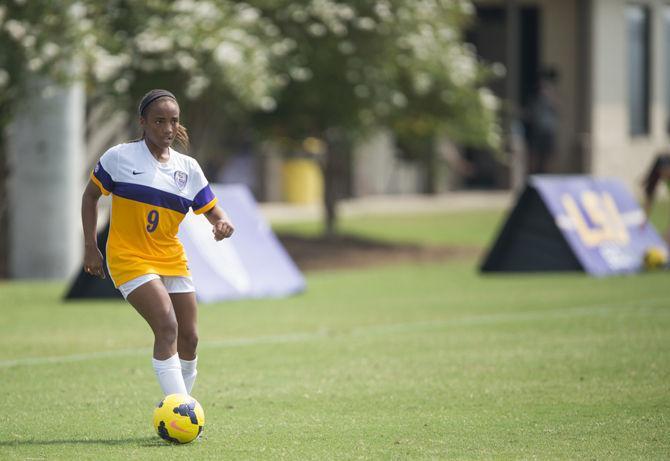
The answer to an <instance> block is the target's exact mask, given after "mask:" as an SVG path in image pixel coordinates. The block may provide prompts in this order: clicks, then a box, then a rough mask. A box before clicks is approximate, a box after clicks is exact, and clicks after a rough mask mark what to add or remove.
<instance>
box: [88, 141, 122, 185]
mask: <svg viewBox="0 0 670 461" xmlns="http://www.w3.org/2000/svg"><path fill="white" fill-rule="evenodd" d="M117 160H118V159H117V156H116V155H115V152H114V151H113V150H111V149H110V150H108V151H107V152H105V153H104V154H102V157H100V160H99V161H98V163H96V165H95V167H94V168H93V171H91V181H93V183H94V184H95V185H96V186H98V188H99V189H100V192H102V193H103V195H109V194H111V193H112V192H114V175H115V174H116V163H117Z"/></svg>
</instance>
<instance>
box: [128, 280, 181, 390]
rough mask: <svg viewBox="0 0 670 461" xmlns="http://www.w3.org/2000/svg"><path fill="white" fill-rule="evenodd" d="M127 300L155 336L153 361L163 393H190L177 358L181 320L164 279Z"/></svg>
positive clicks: (148, 285) (135, 290)
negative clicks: (178, 323)
mask: <svg viewBox="0 0 670 461" xmlns="http://www.w3.org/2000/svg"><path fill="white" fill-rule="evenodd" d="M126 299H127V300H128V302H130V304H132V306H133V307H134V308H135V310H137V312H139V314H140V315H141V316H142V317H144V319H145V320H146V321H147V323H148V324H149V326H150V327H151V330H152V331H153V333H154V354H153V360H152V362H153V366H154V370H155V371H156V377H157V378H158V382H159V384H160V386H161V389H162V390H163V393H164V394H165V395H169V394H186V393H187V391H186V386H185V385H184V378H183V377H182V374H181V364H180V362H179V356H178V355H177V329H178V327H177V317H176V315H175V312H174V308H173V306H172V301H171V299H170V296H169V295H168V292H167V290H166V289H165V286H164V285H163V283H162V282H161V280H160V279H157V278H156V279H152V280H149V281H148V282H146V283H143V284H142V285H140V286H138V287H137V288H134V289H133V290H132V291H131V292H130V293H129V294H128V295H127V297H126Z"/></svg>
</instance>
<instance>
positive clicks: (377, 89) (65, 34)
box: [0, 0, 499, 235]
mask: <svg viewBox="0 0 670 461" xmlns="http://www.w3.org/2000/svg"><path fill="white" fill-rule="evenodd" d="M472 14H473V7H472V5H471V3H470V1H469V0H349V1H334V0H249V1H248V2H238V1H233V0H218V1H214V0H199V1H196V0H176V1H168V2H165V1H162V0H108V1H102V0H59V1H53V0H30V1H28V0H13V1H5V2H4V3H3V4H2V5H0V43H2V47H1V48H0V136H2V132H3V128H4V126H5V125H6V124H7V123H8V121H9V120H10V118H11V112H12V110H13V108H15V107H16V105H17V104H18V103H19V102H20V100H21V97H22V95H23V94H24V93H25V91H26V82H27V81H29V80H30V77H31V76H34V75H40V74H42V75H48V76H49V80H47V81H49V82H54V83H55V84H58V83H59V82H64V81H66V80H67V79H71V78H83V79H86V81H87V82H88V85H87V92H88V94H89V95H98V96H101V97H107V98H110V99H112V100H113V101H115V102H116V103H117V104H119V105H120V106H121V107H124V108H126V109H129V110H132V109H134V107H133V106H134V104H135V102H136V101H137V99H138V98H139V96H140V95H141V94H142V93H143V92H144V91H146V90H147V89H148V88H150V87H160V86H164V87H170V88H176V89H183V92H179V91H177V93H178V96H180V97H181V96H185V101H184V98H181V99H182V100H183V101H184V102H183V103H182V104H183V105H187V107H186V108H184V112H185V113H186V114H187V121H190V122H192V123H191V126H192V127H194V129H196V128H198V129H202V130H205V129H207V130H210V131H211V130H217V129H222V125H223V123H222V121H223V120H226V121H228V122H230V121H231V120H237V123H238V124H239V125H243V124H245V123H247V121H249V123H254V124H258V126H259V127H260V128H262V129H263V131H264V133H265V135H266V136H269V137H272V138H275V139H279V140H283V141H285V142H286V143H288V144H294V145H300V144H301V143H302V141H303V140H304V139H305V138H307V137H318V138H320V139H322V140H325V141H326V142H327V145H328V149H327V152H326V155H325V158H324V162H323V166H324V171H325V176H326V181H325V184H326V191H325V194H324V195H325V199H326V210H327V213H326V218H327V219H326V229H327V232H328V233H332V232H334V230H335V210H336V207H335V203H336V200H337V198H338V194H337V193H336V187H337V184H338V180H337V173H338V171H341V169H342V167H341V163H342V161H343V160H344V161H346V159H347V158H348V157H347V154H348V151H349V149H350V146H351V145H352V143H353V142H354V141H355V140H356V139H357V138H358V137H360V136H361V135H363V134H365V133H366V132H367V131H369V130H371V129H374V128H375V127H379V126H391V127H392V128H393V129H394V130H395V131H396V132H397V133H398V134H399V136H402V137H403V139H405V140H406V143H408V144H412V142H415V141H416V142H418V141H420V140H423V139H426V138H430V139H432V138H434V137H435V136H436V135H437V134H444V133H447V134H448V135H449V136H450V137H451V138H452V139H453V140H454V141H456V142H460V143H463V144H471V145H489V146H495V145H497V143H498V137H499V133H498V127H497V125H496V118H495V105H496V101H495V98H494V97H493V96H492V95H491V93H490V92H488V91H486V90H485V89H484V88H482V83H483V82H484V80H485V78H486V76H487V71H486V69H485V68H484V67H483V66H482V65H481V64H480V63H478V62H477V59H476V57H475V54H474V51H473V50H472V49H470V48H469V47H468V46H467V45H465V44H464V43H463V39H462V30H463V28H464V27H465V26H466V24H467V23H468V21H470V20H471V17H472ZM42 91H43V92H44V93H45V94H48V92H49V91H50V88H49V85H45V86H44V88H42ZM194 138H195V139H197V138H198V136H194ZM0 141H2V140H1V139H0ZM429 150H430V149H429ZM1 153H2V148H1V147H0V161H2V160H3V157H4V156H3V155H1ZM3 164H4V162H3ZM1 173H2V168H0V174H1ZM0 181H2V178H0ZM0 189H3V188H2V184H0ZM0 194H2V191H1V190H0ZM0 197H2V195H0ZM1 203H2V206H3V207H6V200H2V202H1ZM1 214H2V209H0V219H2V216H3V215H1ZM4 217H5V218H6V213H4ZM2 221H3V222H6V219H2ZM2 225H3V223H2V222H0V226H2ZM1 234H2V235H6V233H4V232H1Z"/></svg>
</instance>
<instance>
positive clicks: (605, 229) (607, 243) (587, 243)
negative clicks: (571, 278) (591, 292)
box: [530, 176, 667, 276]
mask: <svg viewBox="0 0 670 461" xmlns="http://www.w3.org/2000/svg"><path fill="white" fill-rule="evenodd" d="M530 181H531V186H533V187H534V188H535V189H536V190H537V191H538V192H539V194H540V196H541V197H542V199H543V200H544V203H545V204H546V205H547V207H548V208H549V211H550V212H551V214H552V216H553V217H554V219H555V220H556V224H557V225H558V228H559V229H560V230H561V232H562V233H563V235H564V236H565V239H566V240H567V242H568V244H569V245H570V247H571V248H572V250H573V251H574V253H575V256H576V257H577V259H578V260H579V261H580V262H581V263H582V265H583V267H584V270H585V271H587V272H588V273H590V274H592V275H596V276H605V275H613V274H625V273H632V272H638V271H639V270H641V269H642V266H643V258H644V253H645V251H646V250H647V249H648V248H650V247H661V248H663V249H664V250H665V251H666V252H667V246H666V244H665V242H664V241H663V239H661V237H660V236H659V235H658V233H657V232H656V230H655V229H654V227H653V226H652V225H651V224H649V223H646V224H645V216H644V212H643V211H642V209H640V207H639V205H638V203H637V201H636V200H635V199H634V198H633V196H632V195H631V194H630V192H629V191H628V190H627V189H626V187H625V186H624V185H623V183H622V182H621V181H619V180H617V179H611V178H593V177H590V176H533V177H531V179H530Z"/></svg>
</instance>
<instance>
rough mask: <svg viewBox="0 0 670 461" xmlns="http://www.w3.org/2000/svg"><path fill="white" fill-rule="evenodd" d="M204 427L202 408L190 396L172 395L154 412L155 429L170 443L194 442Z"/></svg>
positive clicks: (162, 401) (160, 403)
mask: <svg viewBox="0 0 670 461" xmlns="http://www.w3.org/2000/svg"><path fill="white" fill-rule="evenodd" d="M204 425H205V412H204V411H203V410H202V406H200V404H199V403H198V401H197V400H196V399H194V398H193V397H190V396H188V395H184V394H170V395H168V396H166V397H165V398H164V399H163V400H161V401H160V402H159V403H158V405H157V406H156V409H155V410H154V428H155V429H156V432H157V433H158V435H159V436H160V437H161V438H162V439H164V440H167V441H168V442H173V443H189V442H192V441H193V440H195V439H197V438H198V436H199V435H200V434H201V433H202V428H203V426H204Z"/></svg>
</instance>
